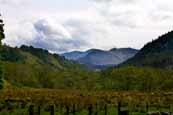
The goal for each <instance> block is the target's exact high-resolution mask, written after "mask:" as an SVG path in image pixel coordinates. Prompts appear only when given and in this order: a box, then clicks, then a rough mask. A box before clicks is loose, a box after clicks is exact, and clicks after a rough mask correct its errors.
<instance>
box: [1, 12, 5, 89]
mask: <svg viewBox="0 0 173 115" xmlns="http://www.w3.org/2000/svg"><path fill="white" fill-rule="evenodd" d="M0 17H1V14H0ZM3 27H4V24H3V20H2V19H1V18H0V50H2V40H3V39H4V38H5V34H4V28H3ZM1 60H2V56H1V54H0V89H2V88H3V87H4V82H5V81H4V71H3V65H2V61H1Z"/></svg>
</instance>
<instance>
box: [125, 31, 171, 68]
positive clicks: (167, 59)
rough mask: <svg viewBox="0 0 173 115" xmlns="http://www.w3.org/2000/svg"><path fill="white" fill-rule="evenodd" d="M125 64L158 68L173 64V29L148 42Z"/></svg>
mask: <svg viewBox="0 0 173 115" xmlns="http://www.w3.org/2000/svg"><path fill="white" fill-rule="evenodd" d="M123 65H136V66H150V67H157V68H164V67H172V65H173V31H171V32H168V33H166V34H165V35H162V36H160V37H159V38H158V39H156V40H153V41H152V42H150V43H148V44H146V45H145V46H144V47H143V48H142V49H141V50H140V51H139V52H138V53H137V55H136V56H135V57H134V58H132V59H129V60H128V61H127V62H126V63H124V64H123Z"/></svg>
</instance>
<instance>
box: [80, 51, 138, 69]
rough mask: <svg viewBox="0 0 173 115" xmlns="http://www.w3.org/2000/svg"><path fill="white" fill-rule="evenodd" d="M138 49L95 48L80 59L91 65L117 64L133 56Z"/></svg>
mask: <svg viewBox="0 0 173 115" xmlns="http://www.w3.org/2000/svg"><path fill="white" fill-rule="evenodd" d="M136 52H137V50H134V49H130V48H126V49H111V50H110V51H103V50H94V51H92V52H90V53H89V54H88V55H86V56H85V57H83V58H80V59H79V60H78V61H79V62H81V63H84V64H89V65H101V66H103V65H105V66H106V65H117V64H120V63H122V62H124V61H125V60H127V59H129V58H131V57H133V56H134V55H135V54H136Z"/></svg>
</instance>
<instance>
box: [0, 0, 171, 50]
mask: <svg viewBox="0 0 173 115" xmlns="http://www.w3.org/2000/svg"><path fill="white" fill-rule="evenodd" d="M4 1H5V2H4ZM172 5H173V1H171V0H82V1H81V0H75V1H69V0H57V1H52V0H50V1H47V0H37V1H34V0H0V11H2V14H3V18H4V21H5V32H6V36H7V38H6V39H5V40H4V42H5V43H7V44H10V45H11V46H16V45H17V46H20V45H21V44H29V45H34V46H36V47H42V48H45V49H48V50H50V51H52V52H64V51H71V50H86V49H89V48H102V49H109V48H112V47H134V48H141V47H142V46H143V45H144V44H145V43H147V42H149V41H151V40H152V39H155V38H157V36H159V35H161V34H163V33H165V32H167V31H170V30H171V29H172V27H173V24H172V20H173V13H172V12H173V7H172ZM23 9H25V10H23ZM16 12H17V13H16ZM47 17H49V19H47Z"/></svg>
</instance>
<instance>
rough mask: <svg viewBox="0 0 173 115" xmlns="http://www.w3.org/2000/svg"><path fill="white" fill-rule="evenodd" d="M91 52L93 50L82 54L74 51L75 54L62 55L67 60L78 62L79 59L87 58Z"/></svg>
mask: <svg viewBox="0 0 173 115" xmlns="http://www.w3.org/2000/svg"><path fill="white" fill-rule="evenodd" d="M91 51H92V49H91V50H87V51H85V52H82V51H73V52H68V53H64V54H61V55H62V56H64V57H65V58H66V59H69V60H75V61H76V60H78V59H79V58H82V57H84V56H86V55H87V54H88V53H90V52H91Z"/></svg>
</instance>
